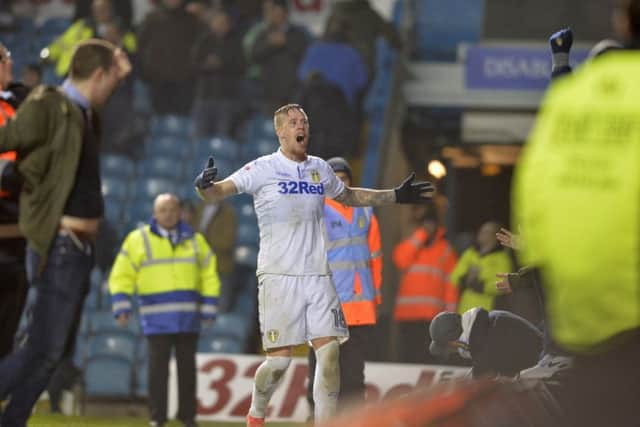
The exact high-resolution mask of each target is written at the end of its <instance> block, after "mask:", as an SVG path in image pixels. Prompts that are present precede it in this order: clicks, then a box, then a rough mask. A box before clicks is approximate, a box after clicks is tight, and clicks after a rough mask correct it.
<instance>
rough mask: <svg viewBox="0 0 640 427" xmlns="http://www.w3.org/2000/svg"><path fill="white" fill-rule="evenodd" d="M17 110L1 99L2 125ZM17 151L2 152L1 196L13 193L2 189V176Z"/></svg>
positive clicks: (0, 120) (4, 196) (0, 154)
mask: <svg viewBox="0 0 640 427" xmlns="http://www.w3.org/2000/svg"><path fill="white" fill-rule="evenodd" d="M15 114H16V110H15V109H14V108H13V107H12V106H11V104H9V103H8V102H6V101H3V100H0V126H4V125H5V124H6V123H7V122H8V121H9V119H10V118H11V117H13V116H15ZM16 157H17V156H16V152H15V151H6V152H4V153H0V198H6V197H9V196H11V193H9V192H8V191H3V190H1V188H2V176H3V174H4V173H5V170H8V169H7V167H9V164H10V163H15V161H16Z"/></svg>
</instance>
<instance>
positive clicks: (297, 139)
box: [296, 134, 304, 143]
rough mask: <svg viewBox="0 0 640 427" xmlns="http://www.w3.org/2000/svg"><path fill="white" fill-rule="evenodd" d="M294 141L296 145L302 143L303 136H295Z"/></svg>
mask: <svg viewBox="0 0 640 427" xmlns="http://www.w3.org/2000/svg"><path fill="white" fill-rule="evenodd" d="M296 141H297V142H298V143H301V142H302V141H304V135H303V134H300V135H298V136H296Z"/></svg>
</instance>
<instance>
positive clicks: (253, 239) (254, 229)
mask: <svg viewBox="0 0 640 427" xmlns="http://www.w3.org/2000/svg"><path fill="white" fill-rule="evenodd" d="M259 240H260V232H259V230H258V225H257V224H239V225H238V229H237V233H236V244H237V245H246V246H257V245H258V241H259Z"/></svg>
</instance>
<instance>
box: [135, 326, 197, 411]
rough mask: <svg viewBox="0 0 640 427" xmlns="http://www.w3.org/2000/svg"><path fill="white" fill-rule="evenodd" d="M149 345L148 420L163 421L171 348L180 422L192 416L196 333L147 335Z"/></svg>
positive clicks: (165, 409) (194, 405)
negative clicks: (173, 351) (174, 362)
mask: <svg viewBox="0 0 640 427" xmlns="http://www.w3.org/2000/svg"><path fill="white" fill-rule="evenodd" d="M147 343H148V345H149V410H150V413H151V420H153V421H156V422H158V423H165V422H166V421H167V387H168V382H169V360H170V359H171V350H175V356H176V365H177V367H178V414H177V418H178V420H180V421H182V422H183V423H187V422H191V421H194V419H195V417H196V348H197V344H198V334H196V333H182V334H158V335H147Z"/></svg>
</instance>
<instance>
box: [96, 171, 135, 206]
mask: <svg viewBox="0 0 640 427" xmlns="http://www.w3.org/2000/svg"><path fill="white" fill-rule="evenodd" d="M101 185H102V194H103V195H104V196H105V197H111V198H113V199H116V200H120V201H125V200H127V199H128V198H129V195H130V186H129V182H127V181H126V180H124V179H121V178H113V177H111V178H110V177H104V178H102V179H101Z"/></svg>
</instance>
